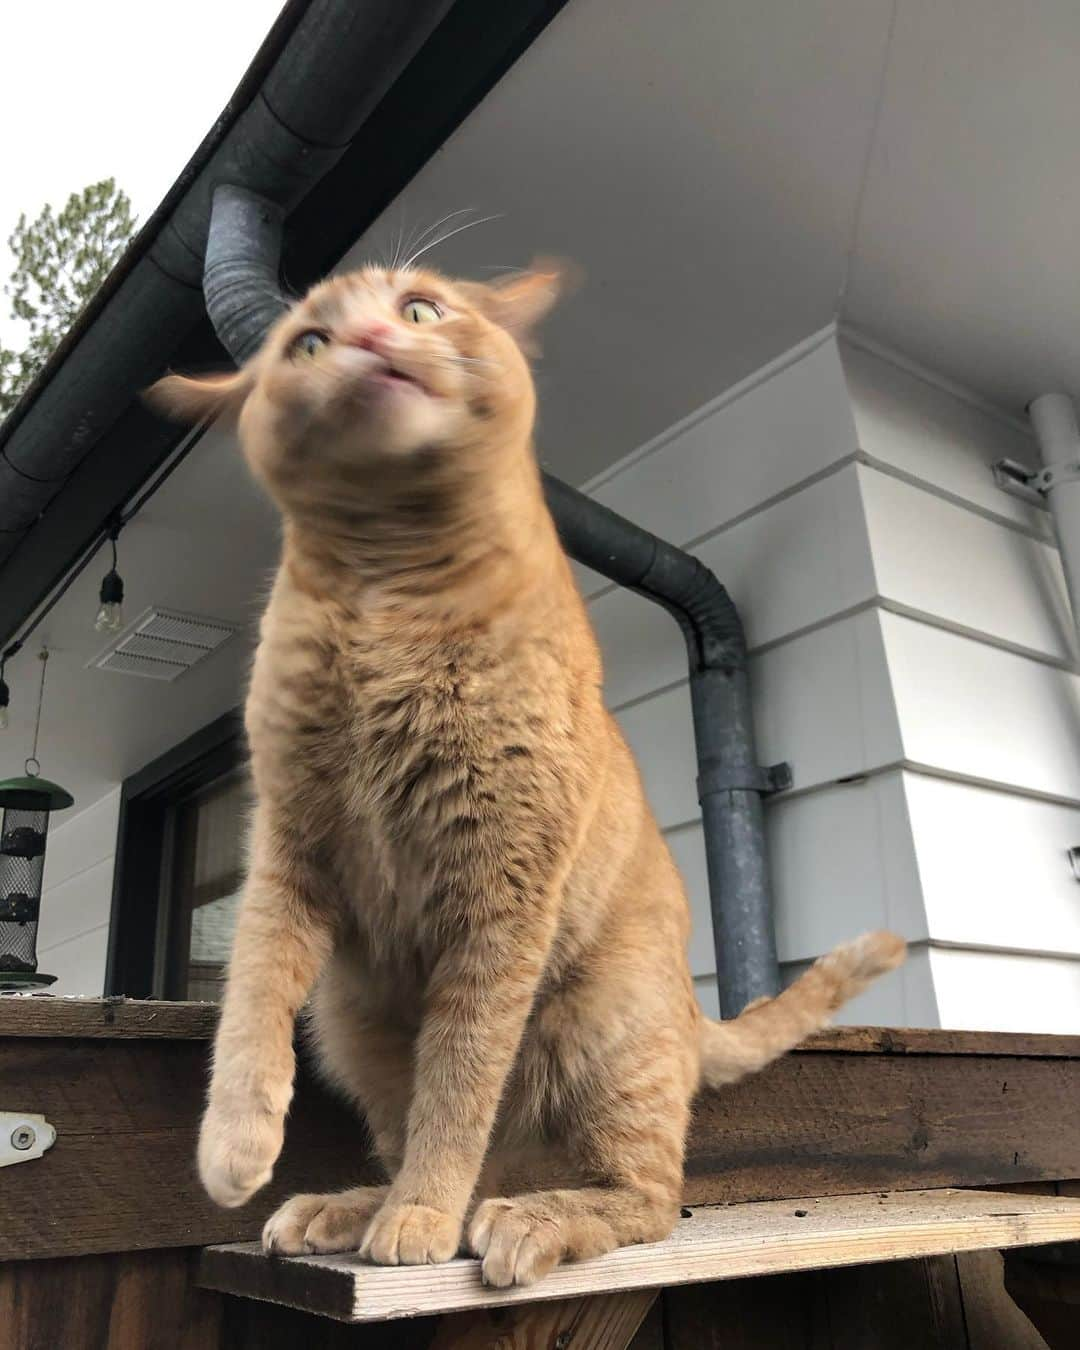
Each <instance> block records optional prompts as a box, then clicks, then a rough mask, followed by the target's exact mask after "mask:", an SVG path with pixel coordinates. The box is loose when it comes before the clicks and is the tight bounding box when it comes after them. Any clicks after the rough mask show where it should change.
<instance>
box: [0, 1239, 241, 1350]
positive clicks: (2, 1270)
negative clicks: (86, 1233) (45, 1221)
mask: <svg viewBox="0 0 1080 1350" xmlns="http://www.w3.org/2000/svg"><path fill="white" fill-rule="evenodd" d="M196 1255H197V1254H196V1253H193V1252H189V1251H184V1250H182V1249H174V1250H171V1251H159V1252H122V1253H119V1254H117V1255H108V1256H85V1257H79V1258H64V1259H62V1260H59V1261H26V1262H22V1261H17V1262H7V1263H5V1264H3V1265H0V1350H150V1347H153V1350H217V1347H218V1346H221V1347H222V1348H223V1350H224V1346H225V1345H226V1342H225V1341H223V1340H221V1339H220V1331H221V1312H222V1299H221V1298H220V1297H218V1296H217V1295H215V1294H208V1293H207V1292H206V1291H205V1290H202V1289H199V1288H197V1287H196V1286H195V1285H194V1284H193V1283H192V1281H191V1267H192V1261H193V1258H194V1257H195V1256H196Z"/></svg>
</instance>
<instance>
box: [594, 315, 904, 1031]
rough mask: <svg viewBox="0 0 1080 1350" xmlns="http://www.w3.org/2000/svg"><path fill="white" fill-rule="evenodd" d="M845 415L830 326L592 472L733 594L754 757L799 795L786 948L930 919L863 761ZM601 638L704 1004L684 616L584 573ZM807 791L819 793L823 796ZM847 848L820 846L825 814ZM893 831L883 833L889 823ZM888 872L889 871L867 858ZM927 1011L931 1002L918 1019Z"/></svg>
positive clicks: (866, 714)
mask: <svg viewBox="0 0 1080 1350" xmlns="http://www.w3.org/2000/svg"><path fill="white" fill-rule="evenodd" d="M855 450H856V444H855V440H854V424H853V421H852V419H851V415H850V408H849V405H848V402H847V394H846V388H845V386H844V383H843V378H842V370H841V367H840V364H839V360H838V354H837V350H836V346H835V343H833V342H831V341H829V342H826V343H824V344H823V345H821V346H819V347H818V348H817V349H816V350H813V351H811V352H810V353H809V354H807V355H805V356H803V357H802V358H801V359H800V360H798V361H796V362H795V363H793V364H791V365H789V366H788V367H787V368H786V369H782V370H780V371H779V373H777V374H775V375H774V376H773V377H772V378H771V379H770V380H769V381H768V383H767V384H762V385H759V386H757V387H756V388H752V389H750V390H749V391H748V392H747V393H745V394H744V395H743V396H742V397H740V398H737V399H735V400H734V401H731V402H725V403H723V404H722V406H720V407H719V408H718V409H717V410H716V411H714V412H712V413H710V414H708V415H706V416H704V417H702V418H700V419H698V420H696V421H694V422H693V424H692V425H691V426H689V427H688V428H686V429H684V430H683V431H681V432H678V433H677V434H674V435H672V436H670V437H668V438H664V439H663V440H662V442H661V443H659V444H657V445H655V446H654V447H653V448H652V449H651V450H650V451H649V452H648V453H646V454H645V455H644V456H640V457H631V458H630V459H629V460H628V461H627V462H626V463H625V464H624V466H622V467H621V468H618V469H616V470H615V471H613V472H612V473H610V474H608V475H606V476H605V477H604V479H603V480H602V481H601V482H599V483H597V484H595V485H594V488H593V491H594V494H595V495H596V496H597V497H598V498H599V499H600V500H602V501H604V502H605V503H606V504H608V505H610V506H612V507H613V508H615V509H617V510H619V511H621V512H623V513H624V514H625V515H627V516H629V517H630V518H631V519H633V520H635V521H637V522H639V523H641V524H642V525H644V526H645V527H647V528H649V529H651V530H654V531H655V532H656V533H658V534H660V535H662V536H664V537H666V538H669V539H671V540H672V541H673V542H675V543H678V544H680V545H682V546H686V547H689V549H690V551H691V552H693V553H694V554H695V555H696V556H697V557H699V558H700V559H701V560H702V561H703V562H704V563H706V564H707V565H708V566H709V567H710V568H711V569H712V570H713V571H714V572H715V573H716V575H717V576H718V577H719V578H720V579H721V580H722V581H723V583H724V585H725V586H726V587H727V588H728V590H729V591H730V593H731V595H732V597H733V598H734V600H735V601H736V603H737V604H738V606H739V609H740V613H741V614H742V616H743V620H744V624H745V626H746V630H747V638H748V642H749V645H750V648H751V653H752V655H751V685H752V689H753V692H754V702H755V717H756V722H757V731H758V742H759V752H760V758H761V760H762V762H763V763H769V762H773V761H775V760H779V759H785V760H787V761H789V762H790V763H791V765H792V768H793V771H794V775H795V785H796V788H797V789H801V790H803V791H804V792H805V791H808V792H809V795H806V796H795V797H793V798H791V799H790V800H778V801H777V802H776V803H774V804H773V805H771V806H770V809H769V821H770V827H769V828H770V848H771V853H772V857H773V868H774V872H775V874H776V883H777V884H776V891H777V908H778V929H779V932H778V939H779V942H780V946H781V955H782V958H783V959H784V960H786V961H795V960H798V959H800V958H804V957H809V956H813V955H816V954H817V953H819V952H820V951H822V950H824V947H825V946H826V945H828V943H830V942H831V941H832V940H834V937H835V938H837V939H838V938H840V937H845V936H850V935H851V933H852V932H853V931H857V930H859V929H863V928H866V927H869V926H874V925H877V924H881V923H884V922H886V921H891V922H893V923H895V925H896V926H898V927H900V928H901V929H902V930H903V931H905V932H907V933H909V935H910V936H912V937H913V938H916V939H918V938H921V937H923V936H925V933H924V928H923V925H922V922H921V910H920V909H919V906H918V896H917V889H916V886H915V870H914V861H913V858H912V857H911V856H910V851H909V856H907V857H905V856H904V849H903V831H902V830H896V829H893V828H892V826H891V823H890V819H889V813H888V811H885V812H884V813H883V811H882V807H881V805H880V803H879V802H878V801H877V798H878V796H880V795H885V796H888V795H889V794H891V796H892V798H894V799H895V800H897V801H899V802H901V803H902V793H901V791H900V789H899V786H898V785H897V784H896V783H891V784H884V783H879V782H878V780H877V779H876V778H873V777H872V778H871V779H870V780H869V781H868V783H867V784H866V785H864V786H863V787H847V788H833V787H832V786H831V785H832V784H833V783H834V781H835V779H837V778H839V777H847V776H852V775H861V774H866V773H871V774H873V773H874V771H876V770H880V769H882V768H883V767H884V766H887V765H889V764H891V763H895V761H897V760H898V759H899V757H900V750H901V747H900V735H899V728H898V726H897V724H896V721H895V718H894V717H893V715H892V696H891V689H890V685H889V680H888V671H887V668H886V665H885V660H884V646H883V643H882V638H881V631H880V623H879V620H878V615H877V613H876V612H875V610H874V608H873V606H874V598H875V590H874V574H873V569H872V566H871V558H870V549H869V542H868V538H867V534H866V527H865V522H864V513H863V506H862V489H861V485H860V482H859V476H858V475H859V472H860V468H859V466H858V465H857V464H856V463H855V462H854V460H855ZM579 579H580V580H581V582H582V585H583V589H584V590H585V591H586V594H587V595H591V596H592V600H591V613H592V617H593V621H594V623H595V625H596V629H597V633H598V635H599V637H600V640H601V644H602V646H603V649H604V657H605V674H606V679H605V692H606V697H607V700H608V704H609V706H610V707H612V709H613V710H614V711H615V713H616V716H617V717H618V719H619V721H620V724H621V725H622V727H623V730H624V732H625V734H626V736H627V739H628V740H629V742H630V744H631V746H632V747H633V749H634V751H635V753H636V755H637V757H638V760H639V763H640V764H641V767H642V771H643V775H644V778H645V784H646V790H647V792H648V794H649V798H650V800H651V802H652V804H653V807H654V809H655V811H656V813H657V816H658V818H659V820H660V823H661V826H662V827H663V828H664V829H665V831H666V832H667V836H668V841H669V844H670V846H671V849H672V852H673V854H674V856H675V859H676V862H677V864H678V866H679V868H680V871H681V872H682V874H683V876H684V878H685V880H686V883H687V889H688V891H689V894H690V900H691V906H692V910H693V919H694V925H693V936H692V939H691V946H690V959H691V966H692V969H693V971H694V973H695V975H696V976H697V977H698V989H699V997H700V998H701V1001H702V1003H703V1006H704V1007H705V1008H706V1010H713V1009H714V1007H715V993H714V988H713V980H712V971H713V970H714V965H715V962H714V956H713V942H712V929H711V920H710V913H709V902H708V886H707V881H706V874H705V854H704V842H703V838H702V831H701V825H700V819H699V806H698V802H697V792H696V785H695V778H696V763H695V752H694V739H693V727H692V721H691V716H690V700H689V690H688V688H687V684H686V675H687V670H686V653H685V648H684V645H683V642H682V638H681V635H680V633H679V631H678V628H677V627H676V625H675V624H674V622H673V621H672V619H671V618H670V617H669V616H668V615H667V614H666V613H664V612H663V611H662V610H660V609H658V608H657V607H655V606H652V605H650V604H649V603H648V602H647V601H644V600H642V599H641V598H640V597H638V596H635V595H632V594H630V593H627V592H625V591H621V590H618V589H615V588H611V587H609V586H606V585H605V583H603V581H602V580H601V579H599V578H597V577H595V575H593V574H587V573H585V571H584V569H582V571H581V572H579ZM818 791H820V792H821V794H822V796H823V797H825V798H827V800H824V801H819V800H818ZM852 808H854V811H855V820H856V824H855V830H854V846H853V847H850V848H836V846H835V839H834V837H833V835H831V834H830V836H829V839H830V849H829V853H828V854H827V855H826V854H824V853H823V852H822V850H821V849H820V848H819V840H820V839H821V838H822V826H821V820H822V816H823V815H825V816H828V817H832V818H835V820H836V822H837V828H838V829H839V828H843V821H844V817H845V813H847V812H850V811H851V809H852ZM886 836H887V837H886ZM883 854H887V855H888V856H889V858H890V859H891V860H892V861H891V863H890V866H891V867H892V870H893V873H894V875H893V876H892V877H891V879H890V880H889V881H888V882H887V883H886V882H885V881H884V880H883V875H882V869H881V859H882V856H883ZM923 1020H926V1018H925V1017H924V1019H923Z"/></svg>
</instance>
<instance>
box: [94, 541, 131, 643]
mask: <svg viewBox="0 0 1080 1350" xmlns="http://www.w3.org/2000/svg"><path fill="white" fill-rule="evenodd" d="M122 527H123V521H122V520H120V519H119V518H117V519H115V520H113V521H111V522H110V524H109V543H110V544H111V545H112V567H111V568H110V569H109V570H108V571H107V572H106V573H105V575H104V576H103V577H102V579H101V590H100V592H99V595H98V598H99V600H100V602H101V608H100V609H99V610H98V612H97V618H96V619H95V620H94V627H95V628H96V629H97V631H98V632H99V633H118V632H119V631H120V629H121V628H123V626H124V610H123V604H124V581H123V578H122V577H121V575H120V573H119V572H118V571H117V570H116V541H117V539H118V538H119V537H120V530H121V528H122Z"/></svg>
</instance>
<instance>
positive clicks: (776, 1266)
mask: <svg viewBox="0 0 1080 1350" xmlns="http://www.w3.org/2000/svg"><path fill="white" fill-rule="evenodd" d="M685 1213H686V1214H687V1216H688V1217H685V1218H683V1219H682V1220H680V1222H679V1224H678V1226H677V1227H676V1229H675V1232H674V1233H673V1234H672V1235H671V1237H669V1238H668V1239H666V1241H664V1242H657V1243H652V1244H649V1245H647V1246H640V1247H624V1248H621V1249H620V1250H619V1251H617V1252H612V1253H611V1254H610V1255H608V1256H605V1257H602V1258H600V1259H599V1260H596V1261H584V1262H581V1263H580V1264H579V1265H570V1266H562V1267H560V1268H559V1269H558V1270H556V1271H554V1272H553V1273H552V1274H551V1275H549V1276H548V1278H547V1279H546V1280H543V1281H542V1282H541V1283H540V1284H538V1285H535V1286H533V1287H532V1288H528V1289H516V1290H496V1289H488V1288H486V1287H485V1286H484V1285H483V1284H481V1283H480V1278H479V1263H478V1262H476V1261H471V1260H464V1259H459V1260H456V1261H451V1262H449V1263H448V1264H446V1265H443V1266H412V1267H409V1266H400V1267H392V1268H390V1267H386V1268H380V1267H376V1266H370V1265H366V1264H365V1263H363V1262H362V1261H361V1260H360V1259H359V1257H358V1256H355V1255H351V1254H350V1255H342V1256H305V1257H293V1258H281V1257H268V1256H266V1255H264V1254H263V1252H262V1250H261V1248H260V1247H259V1246H258V1245H257V1244H256V1243H241V1244H237V1245H234V1246H221V1247H208V1248H207V1249H206V1250H205V1251H204V1252H203V1254H202V1258H201V1266H200V1273H199V1282H200V1283H201V1284H202V1285H204V1286H206V1287H207V1288H210V1289H216V1290H219V1291H221V1292H223V1293H227V1294H237V1295H241V1296H244V1297H248V1298H256V1299H263V1300H266V1301H268V1302H271V1303H279V1304H284V1305H286V1306H288V1307H292V1308H299V1309H302V1310H304V1311H306V1312H313V1313H320V1314H322V1315H324V1316H326V1317H333V1318H336V1319H337V1320H339V1321H343V1322H375V1321H384V1320H389V1319H392V1318H399V1317H416V1316H421V1315H430V1314H435V1313H450V1312H460V1311H463V1310H466V1309H470V1308H490V1307H499V1306H505V1305H507V1304H518V1303H530V1302H536V1301H540V1300H547V1299H559V1298H568V1297H575V1296H580V1295H587V1294H605V1293H613V1292H619V1291H624V1290H628V1289H656V1288H660V1287H663V1286H667V1285H679V1284H696V1283H700V1282H702V1281H712V1280H727V1279H735V1278H738V1277H740V1276H747V1275H775V1274H782V1273H785V1272H790V1271H797V1270H813V1269H819V1270H820V1269H827V1268H830V1267H834V1266H849V1265H863V1264H867V1263H871V1262H875V1261H898V1260H904V1259H907V1258H910V1257H923V1256H940V1255H944V1254H947V1253H952V1252H965V1251H983V1250H987V1249H991V1248H1005V1247H1029V1246H1037V1245H1039V1244H1042V1243H1050V1242H1068V1241H1077V1240H1080V1199H1066V1198H1063V1197H1060V1196H1036V1195H1018V1194H1011V1193H1009V1194H1003V1193H995V1192H993V1191H960V1190H934V1191H907V1192H879V1193H876V1194H872V1195H847V1196H833V1197H830V1198H828V1199H813V1200H772V1201H766V1202H764V1203H762V1204H741V1205H724V1206H711V1207H706V1208H700V1209H694V1210H688V1211H686V1212H685Z"/></svg>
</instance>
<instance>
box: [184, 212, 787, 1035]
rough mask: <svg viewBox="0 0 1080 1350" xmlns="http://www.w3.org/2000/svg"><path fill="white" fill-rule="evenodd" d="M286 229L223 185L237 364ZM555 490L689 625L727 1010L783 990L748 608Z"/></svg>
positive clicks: (582, 501) (777, 780) (223, 321)
mask: <svg viewBox="0 0 1080 1350" xmlns="http://www.w3.org/2000/svg"><path fill="white" fill-rule="evenodd" d="M279 259H280V230H279V228H278V225H277V221H276V218H275V212H274V209H273V207H272V206H270V205H268V204H267V203H263V202H260V201H259V199H258V198H257V197H255V196H254V195H253V194H251V193H249V192H247V191H245V190H243V189H239V188H236V187H232V186H228V185H223V186H221V187H219V188H218V190H217V192H216V194H215V196H214V209H213V215H212V219H211V223H210V238H209V243H208V245H207V254H206V261H207V266H206V272H205V277H204V282H203V284H204V289H205V296H206V308H207V312H208V313H210V314H211V315H213V316H214V317H215V322H216V325H217V331H218V336H219V337H220V338H221V340H222V342H223V344H224V345H225V346H226V347H227V348H228V350H229V353H230V355H231V356H232V357H233V359H234V360H235V361H237V363H240V362H242V361H244V360H246V359H247V358H248V357H249V356H250V355H251V354H252V353H253V352H254V351H255V350H256V349H257V348H258V346H259V344H260V343H261V341H262V339H263V338H264V337H265V335H266V332H267V330H268V328H269V327H270V326H271V324H272V323H273V322H274V320H275V319H276V318H277V317H278V315H279V314H280V313H282V312H283V310H284V309H285V308H287V301H286V300H285V298H284V296H283V295H282V294H281V292H280V287H279V285H278V280H277V278H278V268H279ZM544 493H545V496H546V498H547V503H548V507H549V509H550V510H551V514H552V516H553V517H554V520H555V524H556V526H557V528H558V531H559V536H560V538H561V540H562V543H563V547H564V548H565V549H566V551H567V553H569V555H570V556H571V557H572V558H576V559H577V561H578V562H580V563H584V564H585V565H586V566H588V567H591V568H592V569H593V570H594V571H597V572H600V573H601V574H602V575H603V576H606V577H607V578H608V579H609V580H611V581H614V582H616V583H617V584H618V585H620V586H626V587H628V588H629V589H631V590H634V591H636V592H637V593H638V594H639V595H643V596H645V598H646V599H648V600H652V601H653V602H654V603H656V604H659V605H662V606H663V607H664V608H665V609H666V610H667V611H668V612H669V613H670V614H672V615H673V616H674V617H675V619H676V621H677V622H678V624H679V626H680V628H681V629H682V633H683V637H684V638H685V640H686V647H687V653H688V656H689V662H690V696H691V704H692V707H693V715H694V738H695V743H696V747H697V760H698V798H699V800H700V802H701V812H702V825H703V830H704V836H705V853H706V860H707V864H708V874H709V897H710V904H711V907H712V917H713V940H714V943H715V948H716V970H717V982H718V984H719V988H720V1006H721V1012H722V1013H723V1015H724V1016H725V1017H732V1016H735V1015H736V1014H737V1013H739V1012H740V1011H741V1010H742V1009H743V1008H744V1007H745V1005H746V1004H747V1003H749V1002H750V1001H751V999H755V998H759V997H761V996H762V995H769V996H771V995H773V994H776V993H778V992H779V988H780V976H779V966H778V964H777V958H776V942H775V937H774V932H773V921H772V902H771V898H770V894H769V882H768V866H767V862H766V854H765V827H764V820H763V814H762V805H761V803H762V796H763V794H765V793H768V792H772V791H776V790H778V789H780V788H783V787H788V786H790V782H791V775H790V771H789V769H788V767H787V765H777V766H775V767H774V768H772V769H769V770H764V769H761V768H760V767H759V766H758V762H757V755H756V751H755V748H754V724H753V713H752V709H751V703H750V687H749V683H748V680H747V672H746V639H745V636H744V634H743V627H742V623H741V621H740V619H739V615H738V611H737V610H736V608H735V604H734V602H733V601H732V599H731V597H730V596H729V595H728V593H727V591H726V590H725V588H724V587H723V586H722V585H721V584H720V582H719V581H718V580H717V578H716V577H715V575H714V574H713V573H712V572H711V571H710V570H709V569H708V568H707V567H706V566H705V565H704V563H702V562H699V561H698V559H697V558H694V557H692V556H691V555H690V554H689V553H685V552H684V551H683V550H682V549H679V548H676V547H675V546H674V545H673V544H669V543H667V542H666V541H664V540H663V539H659V538H657V536H656V535H654V534H650V533H649V532H648V531H647V530H644V529H642V528H641V527H640V526H639V525H635V524H634V523H633V522H632V521H629V520H627V519H625V517H623V516H620V515H617V514H616V513H615V512H614V511H611V510H609V509H608V508H607V507H606V506H603V505H601V503H599V502H597V501H595V500H594V499H593V498H591V497H587V496H585V494H584V493H582V492H579V491H578V490H577V489H576V488H573V487H571V486H570V485H569V484H567V483H564V482H562V481H561V480H559V479H558V478H554V477H552V476H551V475H550V474H545V475H544Z"/></svg>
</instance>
